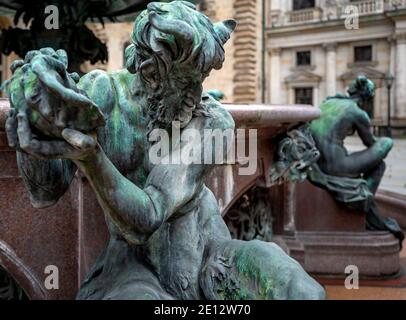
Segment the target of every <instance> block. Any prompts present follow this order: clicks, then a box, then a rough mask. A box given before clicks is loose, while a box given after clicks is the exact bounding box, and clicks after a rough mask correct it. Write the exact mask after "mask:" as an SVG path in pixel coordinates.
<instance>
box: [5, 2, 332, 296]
mask: <svg viewBox="0 0 406 320" xmlns="http://www.w3.org/2000/svg"><path fill="white" fill-rule="evenodd" d="M235 25H236V23H235V22H234V21H233V20H227V21H224V22H220V23H216V24H213V23H212V22H210V20H209V19H208V18H207V17H206V16H205V15H203V14H202V13H199V12H198V11H197V10H196V8H195V6H194V5H192V4H190V3H188V2H186V1H173V2H171V3H150V4H149V5H148V8H147V9H146V10H145V11H144V12H142V13H141V14H140V15H139V16H138V17H137V19H136V21H135V25H134V31H133V33H132V36H131V38H132V39H131V40H132V44H131V45H130V46H129V47H128V48H127V49H126V53H125V56H126V70H121V71H117V72H112V73H106V72H104V71H92V72H90V73H88V74H86V75H85V76H83V77H82V78H81V79H79V78H78V76H77V75H75V74H69V73H67V71H66V67H67V63H68V62H67V58H66V53H65V52H63V51H56V52H54V51H53V50H51V49H42V50H39V51H33V52H30V53H29V54H27V56H26V57H25V60H24V61H18V62H16V63H15V64H14V65H13V66H12V68H13V71H14V75H13V77H12V79H11V80H10V81H9V84H8V87H9V94H10V100H11V105H12V111H11V112H10V116H9V118H8V120H7V124H6V127H7V133H8V139H9V144H10V146H12V147H15V148H16V149H17V150H18V152H17V158H18V165H19V169H20V172H21V174H22V176H23V179H24V181H25V184H26V185H27V189H28V191H29V194H30V199H31V202H32V204H33V205H34V206H35V207H38V208H42V207H47V206H50V205H53V204H54V203H55V202H56V201H57V200H58V199H59V198H60V197H61V196H62V195H63V194H64V192H65V191H66V190H67V188H68V187H69V184H70V183H71V181H72V178H73V175H74V173H75V171H76V170H77V169H78V170H80V171H81V172H82V173H83V174H84V175H85V176H86V177H87V179H88V181H89V182H90V184H91V186H92V188H93V190H94V192H95V194H96V196H97V199H98V202H99V204H100V205H101V207H102V209H103V211H104V213H105V217H106V222H107V225H108V229H109V232H110V239H109V242H108V244H107V245H106V247H105V249H104V250H103V252H102V253H101V255H100V257H99V258H98V259H97V261H96V263H95V264H94V266H93V267H92V268H91V270H90V271H89V273H88V275H87V277H86V279H85V280H84V282H83V284H82V286H81V289H80V291H79V293H78V295H77V298H78V299H322V298H324V295H325V293H324V290H323V289H322V287H321V286H320V285H319V284H318V283H317V282H316V281H315V280H313V279H312V278H311V277H310V276H309V275H307V273H306V272H305V271H304V270H303V269H302V267H301V266H300V265H299V264H298V263H297V262H296V261H294V260H293V259H291V258H290V257H289V256H288V255H286V254H285V253H284V252H283V251H282V250H281V249H280V248H279V247H277V246H276V245H274V244H271V243H265V242H260V241H251V242H244V241H239V240H233V239H232V238H231V236H230V232H229V230H228V229H227V227H226V224H225V223H224V221H223V219H222V217H221V215H220V212H219V207H218V205H217V201H216V199H215V197H214V195H213V193H212V192H211V191H210V190H209V189H208V188H207V187H206V186H205V184H204V181H205V178H206V177H207V176H208V174H210V172H211V171H212V170H213V168H214V167H215V165H214V164H195V163H192V164H185V163H176V164H174V163H169V164H168V162H167V161H164V159H165V158H166V157H170V158H173V156H174V154H176V153H177V152H180V153H183V152H184V149H185V147H186V146H185V145H184V144H183V143H180V144H172V143H170V146H171V148H168V150H167V154H166V155H165V154H163V155H162V159H163V160H162V162H161V163H155V162H152V161H151V159H150V157H149V154H150V153H149V151H150V149H151V148H153V147H154V146H155V144H156V143H157V142H156V141H152V142H151V139H150V138H151V137H150V135H151V134H152V132H154V129H161V130H166V131H167V132H168V133H170V132H171V130H172V123H178V127H179V130H181V131H182V132H184V131H185V130H187V129H194V130H197V131H198V132H203V131H204V130H206V129H211V130H215V129H219V130H230V129H231V130H233V129H234V121H233V119H232V117H231V116H230V114H229V113H228V112H227V111H226V110H225V109H224V108H223V107H222V106H221V104H220V103H219V102H218V101H216V100H215V99H214V98H212V97H211V96H210V95H208V94H205V93H203V90H202V83H203V81H204V79H205V78H206V77H207V76H208V75H209V73H210V71H211V70H213V69H220V68H221V67H222V64H223V61H224V47H223V46H224V44H225V42H226V41H227V40H228V39H229V38H230V34H231V33H232V31H233V30H234V28H235ZM168 136H169V134H168ZM200 137H204V135H203V134H201V135H200ZM204 143H205V141H204V139H203V138H202V139H201V140H198V141H195V142H194V144H195V145H203V144H204ZM224 148H225V149H227V150H228V149H229V146H227V145H226V144H225V146H224ZM227 150H225V151H227ZM226 153H227V152H225V153H224V154H226ZM206 156H207V155H206ZM213 157H214V155H213Z"/></svg>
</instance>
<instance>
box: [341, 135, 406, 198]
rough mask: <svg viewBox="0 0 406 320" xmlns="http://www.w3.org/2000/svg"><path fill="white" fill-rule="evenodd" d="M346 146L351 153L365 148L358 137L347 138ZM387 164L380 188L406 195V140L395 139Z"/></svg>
mask: <svg viewBox="0 0 406 320" xmlns="http://www.w3.org/2000/svg"><path fill="white" fill-rule="evenodd" d="M345 146H346V147H347V149H348V150H349V151H350V152H354V151H358V150H362V149H364V148H365V147H364V146H363V145H362V142H361V141H360V139H359V138H358V136H353V137H349V138H347V139H346V140H345ZM385 162H386V167H387V168H386V172H385V176H384V178H383V180H382V183H381V186H380V188H381V189H382V190H388V191H392V192H397V193H400V194H404V195H406V138H402V139H395V143H394V148H393V149H392V151H391V152H390V153H389V156H388V158H387V159H386V160H385Z"/></svg>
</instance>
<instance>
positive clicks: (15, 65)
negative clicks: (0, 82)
mask: <svg viewBox="0 0 406 320" xmlns="http://www.w3.org/2000/svg"><path fill="white" fill-rule="evenodd" d="M23 65H24V60H15V61H13V62H12V63H11V65H10V70H11V72H12V73H14V72H15V71H16V70H17V69H18V68H20V67H22V66H23Z"/></svg>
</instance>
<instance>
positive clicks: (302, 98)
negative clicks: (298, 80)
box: [295, 88, 313, 105]
mask: <svg viewBox="0 0 406 320" xmlns="http://www.w3.org/2000/svg"><path fill="white" fill-rule="evenodd" d="M295 103H296V104H310V105H313V88H296V89H295Z"/></svg>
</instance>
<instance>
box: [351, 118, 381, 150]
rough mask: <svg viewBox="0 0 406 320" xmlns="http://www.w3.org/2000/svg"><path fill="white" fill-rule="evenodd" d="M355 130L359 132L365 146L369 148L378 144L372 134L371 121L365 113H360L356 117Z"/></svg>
mask: <svg viewBox="0 0 406 320" xmlns="http://www.w3.org/2000/svg"><path fill="white" fill-rule="evenodd" d="M354 124H355V130H356V131H357V133H358V135H359V137H360V139H361V141H362V142H363V144H364V145H365V146H366V147H367V148H369V147H372V146H373V144H374V143H375V142H376V139H375V137H374V135H373V134H372V132H371V120H370V119H369V117H368V115H367V114H366V113H365V112H364V111H358V112H357V113H356V117H355V122H354Z"/></svg>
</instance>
